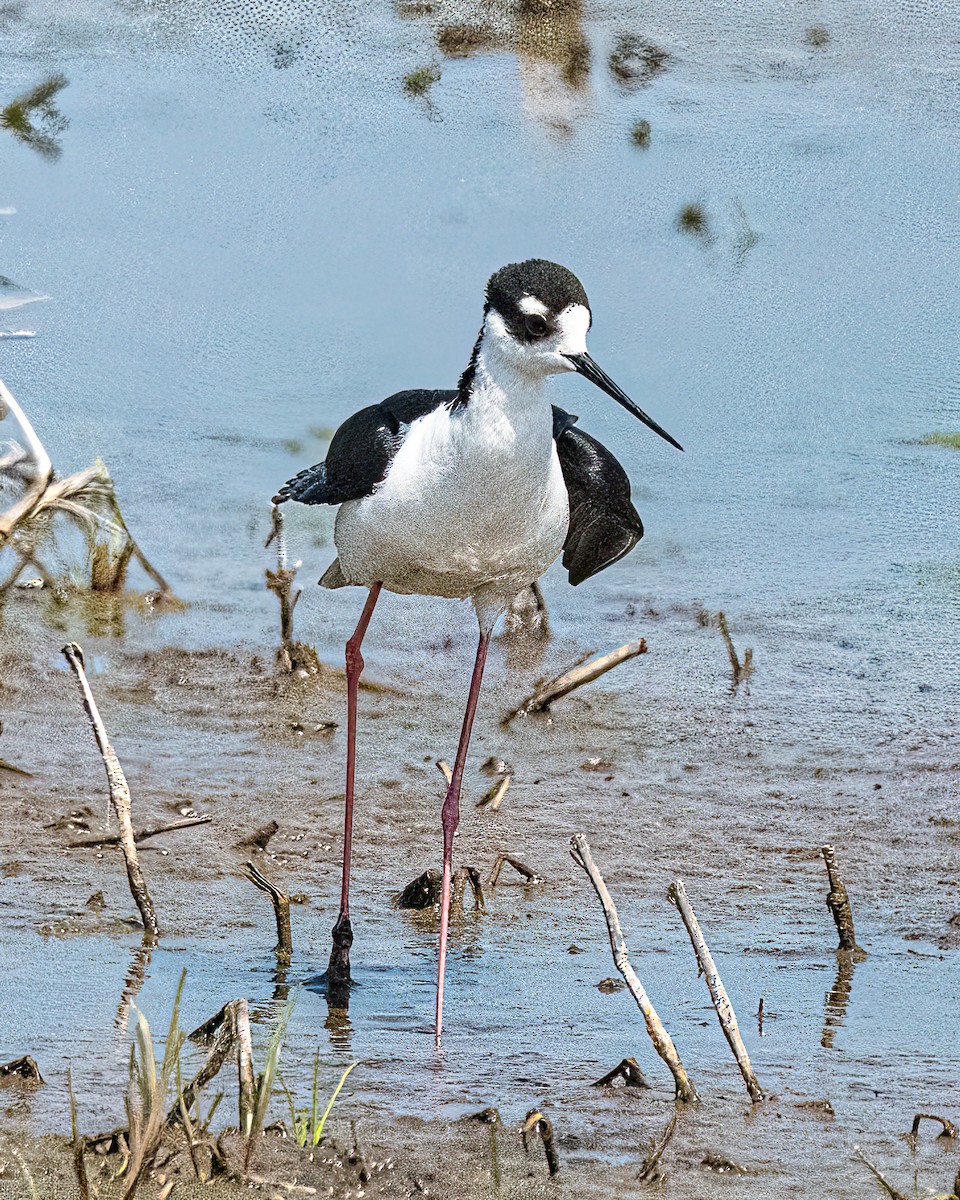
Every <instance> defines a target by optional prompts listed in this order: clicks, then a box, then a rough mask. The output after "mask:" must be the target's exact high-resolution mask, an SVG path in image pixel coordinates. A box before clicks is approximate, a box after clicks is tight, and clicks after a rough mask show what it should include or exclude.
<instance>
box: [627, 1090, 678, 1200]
mask: <svg viewBox="0 0 960 1200" xmlns="http://www.w3.org/2000/svg"><path fill="white" fill-rule="evenodd" d="M679 1120H680V1109H679V1108H675V1109H674V1110H673V1116H672V1117H671V1118H670V1120H669V1122H668V1123H667V1127H666V1129H665V1130H664V1131H663V1134H662V1136H661V1138H660V1140H659V1141H658V1142H657V1141H655V1142H652V1143H650V1153H649V1154H648V1155H647V1157H646V1158H645V1159H644V1160H643V1162H642V1163H641V1165H640V1170H639V1171H638V1172H637V1182H638V1183H654V1182H656V1180H658V1179H660V1178H662V1172H661V1171H660V1169H659V1168H660V1160H661V1158H663V1152H664V1150H666V1148H667V1146H669V1145H670V1139H671V1138H672V1137H673V1135H674V1132H675V1130H676V1128H677V1122H678V1121H679Z"/></svg>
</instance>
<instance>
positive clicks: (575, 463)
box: [553, 406, 643, 587]
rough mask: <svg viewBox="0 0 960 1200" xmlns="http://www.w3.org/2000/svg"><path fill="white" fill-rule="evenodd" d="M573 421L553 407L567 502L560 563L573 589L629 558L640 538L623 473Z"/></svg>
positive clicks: (639, 523) (625, 475)
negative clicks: (565, 535)
mask: <svg viewBox="0 0 960 1200" xmlns="http://www.w3.org/2000/svg"><path fill="white" fill-rule="evenodd" d="M576 420H577V418H576V417H574V416H572V415H571V414H570V413H567V412H564V411H563V409H562V408H557V407H556V406H554V409H553V436H554V438H555V439H556V442H557V453H558V455H559V456H560V466H561V468H562V470H563V482H564V483H565V484H566V487H567V496H568V498H569V501H570V525H569V528H568V529H567V540H566V541H565V542H564V543H563V565H564V566H565V567H566V569H567V575H568V576H569V579H570V582H571V584H572V585H573V586H574V587H576V586H577V584H578V583H583V581H584V580H585V579H589V578H590V576H591V575H596V574H597V572H598V571H602V570H604V569H605V568H606V567H609V566H611V565H612V564H613V563H615V562H617V561H618V560H619V559H621V558H623V556H624V555H625V554H629V553H630V551H631V550H632V549H633V548H634V546H635V545H636V544H637V542H639V541H640V539H641V538H642V537H643V522H642V521H641V520H640V517H639V514H638V513H637V510H636V509H635V508H634V507H633V504H632V503H631V500H630V480H629V478H628V477H627V473H626V471H625V470H624V469H623V467H621V466H620V464H619V463H618V462H617V460H616V459H615V458H614V456H613V455H612V454H611V453H610V451H609V450H608V449H607V448H606V446H603V445H601V444H600V442H598V441H597V440H596V438H592V437H591V436H590V435H589V434H588V433H584V432H583V430H582V429H575V428H574V424H575V422H576Z"/></svg>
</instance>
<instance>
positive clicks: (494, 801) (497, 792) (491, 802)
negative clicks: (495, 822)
mask: <svg viewBox="0 0 960 1200" xmlns="http://www.w3.org/2000/svg"><path fill="white" fill-rule="evenodd" d="M511 779H512V776H510V775H504V776H503V778H502V779H500V780H499V781H498V782H497V783H495V784H494V785H493V787H492V788H491V789H490V790H489V792H487V793H486V794H485V795H484V796H483V797H482V798H481V799H480V800H478V801H477V808H484V807H486V806H489V808H488V811H489V812H499V811H500V805H501V803H502V802H503V798H504V796H505V795H506V794H507V788H508V787H509V786H510V781H511Z"/></svg>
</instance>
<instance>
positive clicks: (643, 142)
mask: <svg viewBox="0 0 960 1200" xmlns="http://www.w3.org/2000/svg"><path fill="white" fill-rule="evenodd" d="M630 141H631V142H633V144H634V145H635V146H636V147H637V148H638V149H640V150H647V149H649V147H650V122H649V121H637V123H636V124H635V125H634V127H633V128H632V129H631V130H630Z"/></svg>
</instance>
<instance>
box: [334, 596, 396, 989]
mask: <svg viewBox="0 0 960 1200" xmlns="http://www.w3.org/2000/svg"><path fill="white" fill-rule="evenodd" d="M382 586H383V584H381V583H375V584H374V585H373V587H372V588H371V589H370V593H369V595H368V596H367V602H366V604H364V606H363V612H362V613H361V614H360V620H359V621H358V622H357V628H356V629H355V630H354V632H353V637H352V638H351V639H350V641H349V642H347V650H346V664H347V787H346V799H345V802H344V808H343V883H342V885H341V888H340V915H339V916H338V917H337V923H336V925H334V927H333V949H332V950H331V951H330V963H329V966H328V967H327V982H328V984H329V985H331V986H333V987H343V986H344V985H345V984H348V983H349V982H350V947H351V946H352V945H353V928H352V927H351V925H350V857H351V853H352V850H353V790H354V783H353V781H354V774H355V770H356V762H357V691H358V689H359V685H360V674H361V672H362V671H363V655H362V654H361V653H360V644H361V643H362V641H363V635H364V634H365V633H366V632H367V626H368V625H369V624H370V618H371V617H372V616H373V610H374V608H375V607H376V603H377V598H378V596H379V595H380V589H381V587H382Z"/></svg>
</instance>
